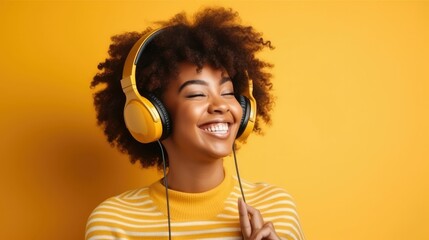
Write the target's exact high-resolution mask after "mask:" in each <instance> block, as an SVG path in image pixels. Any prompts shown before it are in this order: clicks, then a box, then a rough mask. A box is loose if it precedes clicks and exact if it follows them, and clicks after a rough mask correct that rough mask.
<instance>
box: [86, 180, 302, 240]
mask: <svg viewBox="0 0 429 240" xmlns="http://www.w3.org/2000/svg"><path fill="white" fill-rule="evenodd" d="M226 173H227V172H226ZM243 191H244V194H245V197H246V202H247V204H249V205H250V206H253V207H255V208H256V209H258V210H259V211H260V212H261V214H262V216H263V218H264V221H271V222H272V223H273V224H274V227H275V229H276V232H277V234H278V235H279V236H280V237H281V238H282V239H293V240H303V239H304V235H303V233H302V230H301V227H300V223H299V220H298V214H297V212H296V209H295V204H294V202H293V200H292V198H291V196H290V195H288V194H287V193H286V192H285V191H284V190H283V189H281V188H278V187H274V186H271V185H267V184H251V183H248V182H243ZM168 193H169V199H170V214H171V235H172V239H241V230H240V223H239V216H238V208H237V199H238V198H239V197H241V193H240V188H239V186H238V181H237V179H236V178H235V177H232V176H231V175H229V174H226V177H225V179H224V180H223V182H222V183H221V184H220V185H219V186H217V187H216V188H214V189H212V190H210V191H208V192H204V193H183V192H177V191H174V190H169V191H168ZM166 216H167V206H166V198H165V188H164V186H163V185H162V184H161V183H160V181H157V182H155V183H153V184H152V185H150V186H149V187H144V188H140V189H136V190H131V191H128V192H125V193H123V194H121V195H118V196H116V197H112V198H110V199H107V200H106V201H104V202H103V203H101V204H100V205H99V206H98V207H97V208H95V209H94V211H93V212H92V214H91V215H90V216H89V219H88V222H87V228H86V236H85V237H86V239H87V240H95V239H123V240H125V239H127V240H131V239H133V240H134V239H168V223H167V221H168V220H167V217H166Z"/></svg>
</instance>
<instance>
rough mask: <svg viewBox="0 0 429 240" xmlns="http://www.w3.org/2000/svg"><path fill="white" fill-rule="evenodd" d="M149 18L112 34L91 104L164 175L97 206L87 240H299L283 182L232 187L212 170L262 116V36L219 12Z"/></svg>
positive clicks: (266, 98) (109, 130)
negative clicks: (153, 24) (146, 25)
mask: <svg viewBox="0 0 429 240" xmlns="http://www.w3.org/2000/svg"><path fill="white" fill-rule="evenodd" d="M160 25H161V26H160V28H158V29H155V30H152V29H148V30H146V31H145V32H143V33H135V32H132V33H125V34H122V35H117V36H115V37H113V38H112V40H113V44H112V45H111V46H110V49H109V54H110V57H109V58H108V59H106V60H105V62H103V63H100V64H99V66H98V68H99V70H100V72H99V73H98V74H97V75H96V76H95V77H94V79H93V81H92V83H91V86H92V87H96V86H98V85H102V86H104V88H102V89H101V90H99V91H98V92H97V93H96V94H95V95H94V103H95V107H96V110H97V119H98V123H99V125H101V126H102V127H103V128H104V132H105V134H106V136H107V138H108V141H109V142H110V143H111V144H113V145H115V146H117V147H118V148H119V150H120V151H122V152H125V153H127V154H128V155H129V156H130V159H131V162H132V163H135V162H139V163H140V164H141V165H142V166H143V167H151V166H157V167H158V168H162V167H163V166H164V174H165V175H164V178H163V179H161V180H159V181H156V182H155V183H153V184H152V185H150V186H148V187H143V188H140V189H136V190H131V191H127V192H125V193H123V194H121V195H118V196H116V197H113V198H110V199H108V200H106V201H104V202H103V203H101V204H100V205H99V206H98V207H97V208H96V209H95V210H94V211H93V213H92V214H91V216H90V217H89V220H88V223H87V230H86V238H87V239H166V238H168V237H170V238H172V239H242V238H244V239H304V236H303V233H302V231H301V227H300V224H299V220H298V215H297V212H296V210H295V205H294V203H293V200H292V199H291V197H290V196H289V195H288V194H287V193H286V192H285V191H284V190H282V189H281V188H278V187H274V186H271V185H266V184H252V183H247V182H244V183H243V186H242V184H241V182H240V179H239V177H238V178H237V177H235V176H233V174H232V173H230V172H229V171H228V170H227V169H225V168H224V166H223V158H224V157H225V156H228V155H230V154H231V153H232V152H233V146H234V145H235V144H236V139H238V140H239V141H241V142H244V141H245V139H246V137H247V135H248V134H249V133H250V132H252V131H255V132H257V133H260V132H261V127H260V121H263V122H265V123H267V122H269V121H270V115H269V113H270V110H271V106H272V103H273V98H272V95H271V93H270V90H271V88H272V84H271V82H270V78H271V75H270V74H269V73H267V72H265V70H266V69H267V68H270V67H271V64H269V63H266V62H264V61H261V60H259V59H257V58H256V57H255V53H257V52H259V51H260V50H262V49H264V48H272V46H271V43H270V42H269V41H264V40H263V39H262V37H261V34H260V33H258V32H256V31H255V30H254V29H253V28H252V27H250V26H242V25H240V24H239V20H238V14H237V13H235V12H233V11H232V10H225V9H223V8H219V9H211V8H209V9H205V10H203V11H201V12H199V13H198V14H196V15H195V18H194V19H193V21H190V20H188V19H187V18H186V16H185V14H178V15H176V16H175V17H174V18H172V19H171V20H170V21H168V22H164V23H161V24H160ZM121 79H122V80H121ZM124 93H125V94H124ZM252 94H253V96H254V97H253V96H252ZM124 106H125V107H124ZM234 155H235V152H234ZM166 167H168V171H167V170H166ZM237 173H238V171H237ZM245 200H246V202H247V203H245Z"/></svg>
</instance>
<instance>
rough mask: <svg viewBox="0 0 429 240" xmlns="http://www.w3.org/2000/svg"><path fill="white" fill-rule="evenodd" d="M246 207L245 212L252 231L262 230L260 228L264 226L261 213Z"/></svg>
mask: <svg viewBox="0 0 429 240" xmlns="http://www.w3.org/2000/svg"><path fill="white" fill-rule="evenodd" d="M246 207H247V212H248V213H249V215H250V224H251V225H252V230H253V231H255V230H257V229H260V228H262V226H263V225H264V219H263V218H262V215H261V213H260V212H259V211H258V210H257V209H255V208H253V207H252V206H249V205H247V204H246Z"/></svg>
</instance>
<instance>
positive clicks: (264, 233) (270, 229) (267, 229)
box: [251, 222, 280, 240]
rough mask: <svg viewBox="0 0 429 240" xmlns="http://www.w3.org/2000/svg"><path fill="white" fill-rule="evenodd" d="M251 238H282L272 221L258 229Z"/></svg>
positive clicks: (258, 239) (265, 239)
mask: <svg viewBox="0 0 429 240" xmlns="http://www.w3.org/2000/svg"><path fill="white" fill-rule="evenodd" d="M251 239H255V240H261V239H264V240H280V238H279V236H278V235H277V234H276V231H275V230H274V225H273V224H272V223H271V222H268V223H266V224H264V226H263V227H262V228H261V229H259V230H258V231H255V232H254V233H253V234H252V236H251Z"/></svg>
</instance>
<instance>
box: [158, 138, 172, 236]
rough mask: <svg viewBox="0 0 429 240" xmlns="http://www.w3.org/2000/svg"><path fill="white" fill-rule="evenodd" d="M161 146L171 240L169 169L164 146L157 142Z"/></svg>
mask: <svg viewBox="0 0 429 240" xmlns="http://www.w3.org/2000/svg"><path fill="white" fill-rule="evenodd" d="M157 142H158V144H159V148H160V149H161V156H162V165H163V170H164V171H163V172H164V187H165V199H166V201H167V217H168V239H169V240H171V222H170V201H169V199H168V181H167V175H166V171H167V167H166V163H165V156H164V148H163V147H162V144H161V142H160V141H159V140H157Z"/></svg>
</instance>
